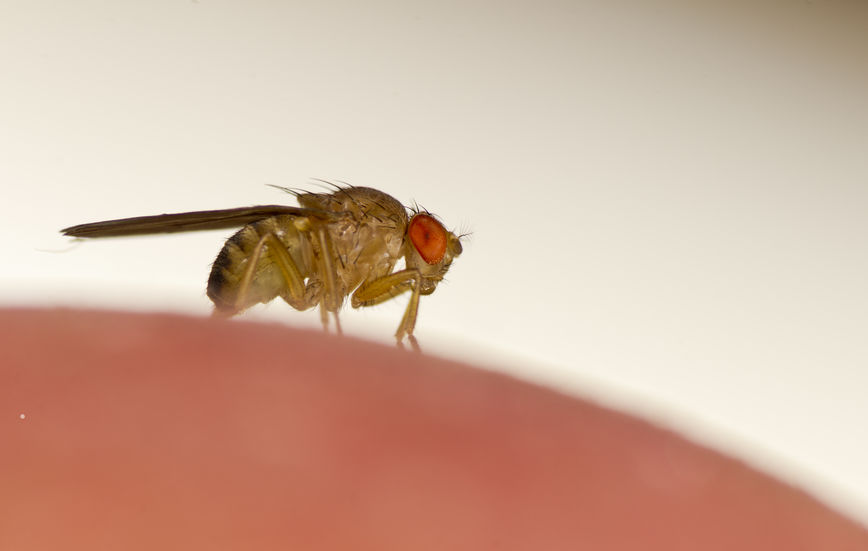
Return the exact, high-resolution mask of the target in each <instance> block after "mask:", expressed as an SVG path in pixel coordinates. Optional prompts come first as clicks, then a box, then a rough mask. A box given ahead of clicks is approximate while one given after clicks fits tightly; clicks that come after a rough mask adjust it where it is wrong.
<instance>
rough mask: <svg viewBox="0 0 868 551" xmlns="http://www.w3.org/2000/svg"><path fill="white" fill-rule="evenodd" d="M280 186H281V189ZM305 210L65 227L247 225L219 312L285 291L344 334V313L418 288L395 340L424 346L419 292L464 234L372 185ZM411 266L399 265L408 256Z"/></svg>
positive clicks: (211, 286) (222, 282)
mask: <svg viewBox="0 0 868 551" xmlns="http://www.w3.org/2000/svg"><path fill="white" fill-rule="evenodd" d="M273 187H277V186H273ZM279 189H282V190H284V191H287V192H289V193H292V194H293V195H295V196H296V199H297V200H298V204H299V205H300V206H298V207H292V206H281V205H263V206H255V207H241V208H234V209H224V210H209V211H197V212H183V213H178V214H160V215H156V216H141V217H137V218H122V219H119V220H107V221H104V222H94V223H91V224H81V225H78V226H72V227H69V228H65V229H63V230H61V232H62V233H64V234H65V235H69V236H72V237H88V238H91V237H117V236H127V235H143V234H154V233H174V232H184V231H198V230H214V229H224V228H231V227H238V226H243V227H242V228H241V229H240V230H239V231H238V232H237V233H235V234H234V235H233V236H232V237H230V238H229V239H228V240H227V241H226V244H225V245H224V246H223V249H222V250H221V251H220V254H218V255H217V259H216V260H215V261H214V264H213V266H212V267H211V275H210V277H209V278H208V288H207V294H208V297H209V298H210V299H211V300H212V301H213V302H214V314H215V315H219V316H232V315H235V314H238V313H240V312H242V311H244V310H246V309H247V308H249V307H251V306H253V305H255V304H258V303H260V302H261V303H266V302H270V301H271V300H273V299H275V298H276V297H278V296H279V297H281V298H282V299H283V300H285V301H286V302H287V303H289V305H290V306H292V307H293V308H295V309H296V310H307V309H309V308H312V307H314V306H319V307H320V316H321V318H322V324H323V327H324V328H326V329H327V328H328V323H329V313H332V314H333V316H334V319H335V326H336V329H337V331H338V333H340V332H341V327H340V321H339V319H338V310H339V309H340V307H341V305H342V304H343V301H344V299H345V298H346V297H348V296H350V297H351V299H350V302H351V304H352V306H353V308H360V307H363V306H373V305H375V304H379V303H381V302H385V301H387V300H389V299H392V298H395V297H396V296H398V295H400V294H401V293H404V292H405V291H409V292H410V301H409V303H408V304H407V308H406V310H405V311H404V317H403V318H402V319H401V323H400V325H398V331H397V332H396V333H395V337H396V338H397V339H398V344H401V342H402V340H403V339H404V337H407V339H408V340H409V341H410V343H411V345H412V346H413V347H414V348H415V349H418V344H417V343H416V339H415V337H414V336H413V329H414V327H415V325H416V315H417V313H418V310H419V297H420V296H421V295H430V294H431V293H433V292H434V290H435V289H436V288H437V284H438V283H439V282H440V281H441V280H443V277H444V276H445V275H446V272H447V271H448V270H449V266H450V265H451V264H452V261H453V259H454V258H455V257H456V256H458V255H459V254H461V242H460V239H459V236H456V235H455V234H454V233H452V232H450V231H448V230H446V228H444V227H443V224H441V223H440V222H439V221H438V220H437V219H436V218H435V217H434V216H432V215H431V214H430V213H428V212H427V211H419V210H411V211H410V213H409V214H408V212H407V210H408V209H406V208H405V207H404V206H403V205H402V204H401V203H400V202H398V200H397V199H395V198H393V197H392V196H390V195H388V194H386V193H383V192H382V191H379V190H376V189H372V188H367V187H353V186H346V187H339V186H335V190H334V191H333V192H331V193H309V192H299V191H295V190H291V189H288V188H279ZM401 258H403V259H404V264H405V266H404V269H402V270H397V271H395V265H396V264H397V262H398V260H399V259H401Z"/></svg>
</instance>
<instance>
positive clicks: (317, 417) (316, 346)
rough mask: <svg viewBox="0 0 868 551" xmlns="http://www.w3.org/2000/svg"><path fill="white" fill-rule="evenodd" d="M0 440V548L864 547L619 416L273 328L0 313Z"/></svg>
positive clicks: (738, 471)
mask: <svg viewBox="0 0 868 551" xmlns="http://www.w3.org/2000/svg"><path fill="white" fill-rule="evenodd" d="M423 345H424V342H423ZM21 415H23V416H24V418H23V419H22V418H21ZM0 446H2V447H0V549H3V550H5V549H14V550H16V551H26V550H36V549H67V550H68V549H82V550H84V549H87V550H100V549H175V548H184V549H209V550H215V549H305V550H318V549H353V550H358V549H371V550H385V549H396V550H398V549H400V550H428V549H432V550H433V549H447V550H456V549H498V550H509V549H540V550H555V549H646V550H648V549H650V550H654V549H661V550H662V549H667V550H673V549H691V550H695V549H703V550H709V549H710V550H714V549H727V550H733V549H739V550H745V549H747V550H753V549H757V550H760V549H761V550H768V549H787V550H799V549H817V550H821V549H822V550H835V549H842V550H849V549H852V550H861V551H864V550H866V549H868V532H866V530H865V529H864V528H862V527H860V526H858V525H857V524H855V523H853V522H851V521H849V520H847V519H845V518H843V517H842V516H840V515H838V514H837V513H835V512H833V511H831V510H829V509H827V508H825V507H824V506H823V505H821V504H819V503H818V502H816V501H815V500H813V499H812V498H811V497H809V496H807V495H805V494H804V493H802V492H799V491H797V490H794V489H792V488H790V487H788V486H785V485H783V484H780V483H778V482H776V481H775V480H773V479H771V478H769V477H767V476H765V475H763V474H760V473H757V472H755V471H753V470H751V469H749V468H747V467H745V466H744V465H742V464H740V463H738V462H736V461H734V460H732V459H729V458H726V457H724V456H722V455H719V454H717V453H715V452H712V451H709V450H706V449H704V448H701V447H698V446H695V445H693V444H691V443H689V442H687V441H685V440H683V439H681V438H680V437H678V436H676V435H673V434H671V433H668V432H665V431H662V430H659V429H657V428H655V427H653V426H651V425H649V424H647V423H645V422H643V421H641V420H638V419H635V418H632V417H629V416H626V415H622V414H619V413H615V412H612V411H609V410H606V409H603V408H600V407H597V406H595V405H593V404H591V403H588V402H586V401H582V400H578V399H574V398H570V397H566V396H563V395H559V394H557V393H555V392H552V391H550V390H546V389H541V388H539V387H535V386H532V385H529V384H526V383H523V382H519V381H516V380H513V379H510V378H508V377H505V376H502V375H498V374H494V373H490V372H486V371H482V370H479V369H475V368H472V367H469V366H465V365H461V364H456V363H452V362H446V361H442V360H438V359H436V358H432V357H429V356H420V355H416V354H413V353H411V352H403V351H400V350H398V349H396V348H389V347H383V346H379V345H375V344H371V343H366V342H363V341H358V340H354V339H351V338H337V337H334V336H331V335H327V334H324V333H321V332H306V331H295V330H291V329H287V328H285V327H280V326H274V325H258V324H252V323H245V322H239V321H229V322H225V321H218V320H211V319H197V318H185V317H180V316H170V315H134V314H124V313H105V312H83V311H72V310H47V311H38V310H5V311H0Z"/></svg>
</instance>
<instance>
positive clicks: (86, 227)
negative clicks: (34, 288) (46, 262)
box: [60, 205, 336, 237]
mask: <svg viewBox="0 0 868 551" xmlns="http://www.w3.org/2000/svg"><path fill="white" fill-rule="evenodd" d="M287 215H288V216H312V217H316V218H321V219H327V218H333V217H334V216H336V213H333V212H326V211H322V210H317V209H306V208H301V207H288V206H284V205H261V206H256V207H239V208H236V209H222V210H202V211H195V212H181V213H177V214H158V215H156V216H137V217H135V218H120V219H118V220H105V221H103V222H92V223H90V224H79V225H78V226H70V227H68V228H64V229H62V230H60V231H61V233H63V234H64V235H69V236H72V237H119V236H124V235H145V234H151V233H175V232H186V231H201V230H220V229H226V228H235V227H238V226H244V225H246V224H250V223H251V222H256V221H257V220H262V219H263V218H270V217H272V216H287Z"/></svg>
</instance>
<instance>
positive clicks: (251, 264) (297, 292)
mask: <svg viewBox="0 0 868 551" xmlns="http://www.w3.org/2000/svg"><path fill="white" fill-rule="evenodd" d="M263 254H269V255H270V256H271V259H272V260H273V261H274V264H275V265H276V266H277V268H278V269H279V270H280V274H281V275H282V276H283V280H284V281H285V282H286V286H287V288H288V289H289V294H290V296H292V298H293V299H294V300H296V301H302V300H303V299H304V291H305V288H304V278H303V277H302V275H301V272H300V271H299V269H298V266H297V265H296V264H295V261H294V260H293V259H292V256H290V254H289V251H287V250H286V245H284V244H283V243H282V242H281V241H280V239H278V238H277V236H276V235H274V234H273V233H271V232H268V233H266V234H265V235H263V236H262V237H261V238H260V239H259V241H258V242H257V243H256V247H254V248H253V253H252V254H251V255H250V257H249V258H248V259H247V267H246V268H245V269H244V275H243V276H242V277H241V281H240V282H239V284H238V294H237V295H236V296H235V301H234V302H233V312H232V313H237V312H240V311H242V310H244V309H245V308H248V307H249V306H251V305H250V304H247V295H248V293H249V291H250V286H251V284H252V283H253V277H254V275H255V272H256V268H257V265H258V264H259V261H260V259H261V258H262V255H263Z"/></svg>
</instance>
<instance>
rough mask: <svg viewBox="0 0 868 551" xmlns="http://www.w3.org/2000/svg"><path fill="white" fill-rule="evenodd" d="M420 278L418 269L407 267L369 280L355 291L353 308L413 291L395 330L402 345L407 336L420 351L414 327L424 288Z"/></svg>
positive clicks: (371, 304)
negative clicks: (414, 334)
mask: <svg viewBox="0 0 868 551" xmlns="http://www.w3.org/2000/svg"><path fill="white" fill-rule="evenodd" d="M420 279H421V275H420V274H419V271H418V270H413V269H407V270H401V271H400V272H395V273H392V274H389V275H386V276H383V277H379V278H377V279H374V280H372V281H367V282H365V283H363V284H362V285H361V286H360V287H359V288H358V289H356V292H355V293H353V299H352V304H353V308H359V307H360V306H373V305H375V304H380V303H381V302H385V301H387V300H389V299H391V298H395V297H396V296H398V295H400V294H401V293H403V292H404V291H412V294H411V295H410V302H409V303H407V309H406V310H404V317H403V318H401V323H400V325H398V331H397V332H395V338H396V339H398V344H399V345H400V343H401V341H402V340H403V339H404V337H405V336H406V337H407V340H408V341H410V345H411V346H412V347H413V349H414V350H417V351H418V350H419V344H418V343H417V342H416V338H415V337H414V336H413V329H414V328H415V327H416V315H417V314H418V312H419V296H420V294H421V289H422V287H421V285H420Z"/></svg>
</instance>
